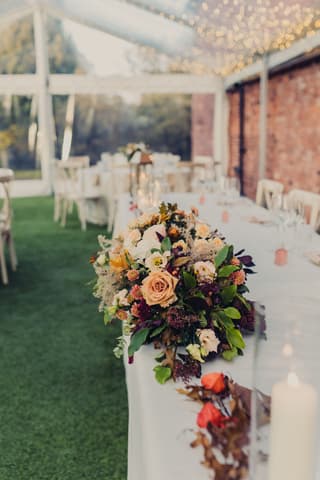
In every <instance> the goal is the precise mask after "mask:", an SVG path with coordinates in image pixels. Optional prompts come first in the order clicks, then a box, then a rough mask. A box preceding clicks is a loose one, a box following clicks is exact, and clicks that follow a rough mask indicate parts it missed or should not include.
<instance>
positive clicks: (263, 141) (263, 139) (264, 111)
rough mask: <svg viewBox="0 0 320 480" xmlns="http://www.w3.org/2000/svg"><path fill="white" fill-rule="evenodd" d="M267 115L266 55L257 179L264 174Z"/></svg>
mask: <svg viewBox="0 0 320 480" xmlns="http://www.w3.org/2000/svg"><path fill="white" fill-rule="evenodd" d="M267 115H268V56H267V55H264V56H263V58H262V69H261V74H260V118H259V179H260V180H261V179H262V178H265V176H266V161H267Z"/></svg>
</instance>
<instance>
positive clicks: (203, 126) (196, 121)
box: [191, 94, 214, 158]
mask: <svg viewBox="0 0 320 480" xmlns="http://www.w3.org/2000/svg"><path fill="white" fill-rule="evenodd" d="M213 106H214V96H213V95H211V94H208V95H207V94H196V95H193V96H192V104H191V108H192V132H191V138H192V158H194V157H195V156H196V155H209V156H210V155H212V148H213V142H212V135H213Z"/></svg>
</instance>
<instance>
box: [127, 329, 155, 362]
mask: <svg viewBox="0 0 320 480" xmlns="http://www.w3.org/2000/svg"><path fill="white" fill-rule="evenodd" d="M149 332H150V329H149V328H142V329H141V330H138V332H136V333H134V334H133V335H132V337H131V341H130V345H129V348H128V355H129V357H131V356H132V355H133V354H134V352H137V351H138V350H139V348H140V347H141V345H143V344H144V342H145V341H146V339H147V337H148V335H149Z"/></svg>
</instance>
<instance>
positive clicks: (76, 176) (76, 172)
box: [54, 156, 90, 195]
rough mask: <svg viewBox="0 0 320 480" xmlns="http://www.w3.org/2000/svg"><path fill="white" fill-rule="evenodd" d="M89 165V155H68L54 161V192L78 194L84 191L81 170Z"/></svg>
mask: <svg viewBox="0 0 320 480" xmlns="http://www.w3.org/2000/svg"><path fill="white" fill-rule="evenodd" d="M89 166H90V157H88V156H79V157H69V158H68V160H64V161H62V160H57V161H56V162H55V182H54V185H55V187H54V190H55V193H61V194H63V195H70V194H71V195H72V194H75V195H76V194H80V193H82V192H83V191H84V178H83V175H82V171H83V169H85V168H89Z"/></svg>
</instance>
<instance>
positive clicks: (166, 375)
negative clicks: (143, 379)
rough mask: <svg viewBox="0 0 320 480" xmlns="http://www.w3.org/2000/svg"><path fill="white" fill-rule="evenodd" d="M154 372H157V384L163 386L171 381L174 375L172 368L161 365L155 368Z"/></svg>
mask: <svg viewBox="0 0 320 480" xmlns="http://www.w3.org/2000/svg"><path fill="white" fill-rule="evenodd" d="M153 371H154V372H155V378H156V380H157V382H159V383H161V385H163V384H164V383H166V381H167V380H169V379H170V378H171V375H172V372H171V368H169V367H162V366H161V365H157V366H156V367H154V369H153Z"/></svg>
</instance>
